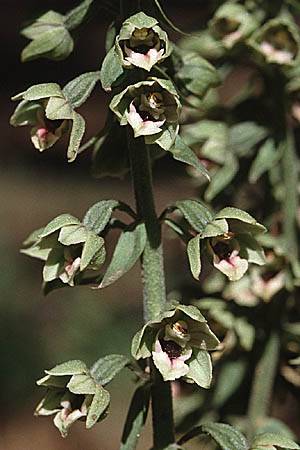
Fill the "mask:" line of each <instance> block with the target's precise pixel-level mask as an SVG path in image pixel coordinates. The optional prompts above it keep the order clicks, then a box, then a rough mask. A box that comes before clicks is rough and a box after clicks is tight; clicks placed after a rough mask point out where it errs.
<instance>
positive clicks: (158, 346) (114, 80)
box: [11, 0, 300, 450]
mask: <svg viewBox="0 0 300 450" xmlns="http://www.w3.org/2000/svg"><path fill="white" fill-rule="evenodd" d="M98 3H99V4H98ZM101 3H102V2H96V1H95V0H83V1H82V2H81V3H80V4H79V5H78V6H77V7H75V8H74V9H72V10H71V11H69V12H68V13H66V14H65V15H63V14H60V13H58V12H55V11H49V12H47V13H46V14H43V15H42V16H41V17H39V18H38V19H37V20H36V21H34V22H33V23H32V24H31V25H29V26H27V27H26V28H25V29H24V30H23V32H22V33H23V35H24V36H25V37H26V38H28V39H30V43H29V44H28V45H27V46H26V47H25V49H24V50H23V52H22V59H23V61H29V60H32V59H35V58H40V57H44V58H50V59H53V60H60V59H63V58H66V57H68V56H69V54H70V53H71V52H72V50H73V47H74V41H73V37H72V32H73V30H74V29H76V28H77V27H78V26H83V25H86V22H87V18H88V17H89V16H90V15H91V14H95V15H96V14H98V13H99V8H101V7H107V8H108V10H109V12H110V14H111V15H112V20H113V22H112V24H111V26H110V27H109V29H108V32H107V38H106V56H105V58H104V60H103V62H102V65H101V68H100V70H95V71H91V72H88V73H84V74H82V75H79V76H78V77H76V78H75V79H73V80H71V81H70V82H69V83H67V85H66V86H64V87H61V86H59V84H57V83H44V84H38V85H34V86H31V87H29V88H27V89H26V90H25V91H24V92H22V93H20V94H17V95H16V96H15V97H13V100H15V101H19V104H18V106H17V107H16V109H15V111H14V113H13V115H12V117H11V124H12V125H13V126H29V127H30V132H29V135H30V138H31V141H32V143H33V145H34V147H35V148H36V149H38V150H40V151H44V150H46V149H48V148H50V147H52V146H54V145H55V143H56V142H57V141H58V140H59V139H60V138H61V137H62V136H63V135H66V134H69V145H68V150H67V158H68V161H69V162H72V161H74V159H75V158H77V157H78V155H79V154H80V153H81V152H82V151H85V150H87V149H89V148H91V147H93V148H94V151H93V157H92V159H93V160H92V165H93V172H94V174H95V175H96V176H98V177H99V176H107V175H113V176H119V175H124V174H126V173H127V172H130V176H131V178H132V181H133V190H134V195H135V200H136V202H135V206H132V205H128V204H125V203H123V202H121V201H119V200H114V199H105V200H104V199H100V200H99V201H98V202H97V203H96V204H94V205H92V206H90V207H89V208H88V209H87V211H86V213H85V214H84V216H83V218H82V219H78V218H76V217H73V216H71V215H70V214H68V213H63V214H61V215H60V216H58V217H56V218H54V219H53V220H52V221H50V223H48V224H46V225H45V226H44V227H42V228H40V229H38V230H36V231H34V232H33V233H32V234H31V235H30V236H29V237H28V238H27V239H26V240H25V242H24V248H23V249H22V253H24V254H26V255H28V256H31V257H34V258H38V259H40V260H42V261H43V263H44V267H43V289H44V292H45V294H47V293H49V292H50V291H52V290H53V289H58V288H63V287H68V288H69V289H75V288H76V286H79V285H85V286H87V287H88V286H91V287H93V288H98V289H103V288H105V287H107V286H109V285H111V284H112V283H115V282H117V281H118V279H119V278H120V277H122V276H123V275H125V274H126V273H127V272H128V271H129V270H130V269H131V268H132V267H133V266H134V265H135V264H136V263H137V262H138V260H140V262H141V266H142V267H141V268H142V281H143V305H142V310H143V317H144V325H143V326H142V328H141V329H140V331H137V332H136V334H135V336H134V337H133V340H132V348H131V356H130V357H129V356H128V355H118V354H113V355H106V356H101V357H100V358H99V359H98V360H97V361H96V362H95V363H94V364H93V365H92V366H91V367H90V368H89V367H88V366H87V365H86V364H85V363H84V362H82V361H79V360H71V361H68V362H65V363H60V364H58V365H57V366H56V367H54V368H53V369H50V370H45V373H46V375H45V376H44V377H43V378H42V379H40V380H39V381H38V382H37V384H38V385H39V386H43V387H44V388H46V393H45V396H44V398H43V399H42V400H41V402H40V403H39V405H38V406H37V408H36V412H35V414H36V415H37V416H53V418H54V425H55V426H56V427H57V428H58V429H59V431H60V433H61V435H62V436H63V437H66V436H67V434H68V432H69V429H70V427H71V426H72V424H73V423H74V422H75V421H77V420H80V421H84V422H85V425H86V428H91V427H93V426H94V425H96V424H97V423H98V422H100V421H102V420H104V419H105V417H106V416H107V414H108V413H109V403H110V394H109V387H108V384H109V383H110V382H111V381H112V380H113V378H114V377H115V376H116V375H117V374H118V373H119V372H120V371H121V370H123V369H124V368H128V369H130V370H131V371H132V372H133V373H134V374H135V379H136V391H135V394H134V396H133V399H132V403H131V405H130V407H129V412H128V416H127V419H126V421H125V426H124V432H123V436H122V439H121V444H120V449H121V450H134V449H136V448H137V446H138V438H139V436H140V434H141V432H142V429H143V427H144V424H145V422H146V419H147V414H148V409H149V404H150V403H151V407H152V418H153V447H152V449H153V450H176V449H177V450H180V449H181V450H182V449H184V448H186V447H185V445H186V443H187V442H188V441H189V440H190V439H192V438H197V439H198V442H199V444H200V445H201V442H202V443H203V442H206V445H207V447H205V448H211V449H213V448H216V445H217V446H218V448H221V449H224V450H250V449H251V450H262V449H264V448H265V449H267V448H268V449H277V448H279V449H280V448H282V449H299V448H300V447H299V445H298V444H296V442H295V436H294V435H293V433H292V431H291V430H289V429H288V427H287V426H286V425H284V424H283V423H282V422H281V421H279V420H275V419H274V418H272V417H271V416H270V414H271V412H270V406H271V401H272V398H273V397H272V395H273V387H274V383H275V380H276V376H277V374H278V372H279V371H280V373H281V377H283V378H285V380H286V381H285V382H286V383H288V384H290V385H293V386H294V388H295V389H298V390H299V386H300V383H299V364H300V362H299V353H300V334H299V321H298V322H297V318H296V317H297V315H296V313H297V312H298V313H299V306H297V304H296V290H297V288H298V286H299V277H300V266H299V262H298V260H297V256H298V236H297V231H298V222H297V221H298V198H297V193H298V191H299V183H298V172H299V159H298V158H297V155H296V150H295V140H294V133H293V129H294V128H296V127H297V123H296V121H299V116H300V114H299V98H300V97H299V87H300V81H299V80H300V73H299V70H298V67H297V62H299V57H300V56H299V43H300V32H299V29H298V25H297V21H296V20H295V17H296V16H297V14H299V12H300V8H299V6H298V3H297V2H294V1H292V0H285V1H278V2H274V5H273V4H272V5H270V4H269V3H270V2H266V1H259V0H257V1H256V0H247V1H244V2H239V1H234V0H228V1H216V2H210V3H211V5H209V6H208V7H207V8H203V7H201V6H199V7H197V8H196V9H197V14H202V15H201V20H200V22H201V23H202V24H203V25H202V29H200V30H197V31H196V32H195V33H192V34H190V35H188V34H185V36H184V37H183V38H181V39H179V40H178V42H177V43H176V44H175V43H174V42H170V40H169V35H168V31H169V30H170V28H171V29H172V28H173V31H176V32H177V33H178V35H179V36H180V30H179V29H178V28H177V27H176V26H175V25H174V24H173V23H172V22H171V21H170V19H169V18H168V16H167V15H166V13H165V12H164V10H163V9H162V6H161V4H160V2H159V0H147V1H141V0H140V1H138V0H137V1H134V0H121V1H120V4H119V5H116V3H117V2H116V1H113V0H111V1H106V2H103V5H102V4H101ZM202 9H203V11H201V10H202ZM241 71H244V73H245V74H246V76H245V77H242V81H239V85H238V87H237V89H236V92H235V90H234V88H231V91H232V92H231V94H230V95H229V98H227V99H224V98H223V96H222V89H223V88H224V87H225V90H226V87H228V86H230V77H234V76H235V75H236V74H239V73H241ZM244 79H245V80H246V81H243V80H244ZM100 83H101V86H102V88H103V89H104V90H105V91H106V92H107V95H109V96H110V104H109V108H108V111H107V120H106V124H105V127H104V129H103V130H100V131H99V133H98V134H97V135H96V136H94V137H93V138H91V139H90V140H89V141H87V142H85V143H83V142H82V141H83V137H84V132H85V120H84V118H83V117H82V116H81V115H80V114H79V113H78V112H77V108H79V107H80V106H81V105H82V104H83V103H84V102H85V101H86V100H87V99H88V97H89V95H90V94H91V92H92V91H93V90H94V89H95V88H96V89H99V86H98V84H100ZM220 88H221V89H220ZM225 97H226V96H225ZM166 153H168V154H169V155H171V156H172V157H173V158H174V159H175V160H176V161H179V162H181V163H184V164H186V166H187V177H189V178H190V180H191V183H193V184H194V186H195V189H196V194H195V198H193V199H181V200H174V202H173V203H172V204H170V205H166V207H165V209H164V210H163V211H162V212H161V213H160V214H159V215H158V214H157V212H156V208H155V197H154V193H153V186H152V166H153V164H159V160H160V158H161V157H162V156H164V155H165V154H166ZM156 160H158V161H156ZM120 183H121V181H120ZM242 207H245V208H246V209H248V210H249V212H250V213H251V214H249V212H246V211H244V210H243V209H241V208H242ZM118 211H122V213H123V215H122V217H123V216H124V217H126V218H127V219H126V220H125V219H124V221H123V220H120V219H119V218H118V217H115V216H114V214H115V212H118ZM254 216H255V217H258V218H259V220H260V221H261V222H263V225H262V224H260V223H259V222H258V221H257V220H256V219H255V218H254ZM162 228H168V229H169V231H170V232H171V233H175V235H176V236H178V237H179V239H180V240H181V241H182V242H183V245H184V247H185V249H186V252H187V262H188V264H187V266H188V265H189V267H190V271H191V275H192V276H190V278H189V280H188V281H187V283H189V284H190V285H191V287H190V289H184V286H182V288H181V287H179V288H178V291H176V292H174V291H171V292H168V291H167V287H166V283H165V271H164V254H163V239H162V236H165V235H166V237H168V234H167V233H166V234H164V235H162ZM113 229H118V230H119V237H118V241H117V243H116V245H115V248H114V251H113V254H112V257H111V258H110V260H107V255H106V250H105V247H106V238H107V235H108V233H109V232H110V231H111V230H113ZM192 277H193V278H194V281H192ZM188 292H189V293H190V294H191V293H193V294H192V295H190V294H187V293H188ZM137 328H138V326H137ZM243 386H244V387H243ZM171 387H172V389H171ZM241 393H242V394H243V395H242V398H241ZM231 399H233V400H234V401H235V400H236V399H238V406H235V404H234V406H233V407H232V408H231V402H230V401H231ZM222 422H227V423H222ZM100 426H101V425H100ZM245 436H246V437H245ZM199 448H200V447H199ZM201 448H202V447H201Z"/></svg>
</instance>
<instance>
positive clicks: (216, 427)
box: [201, 423, 249, 450]
mask: <svg viewBox="0 0 300 450" xmlns="http://www.w3.org/2000/svg"><path fill="white" fill-rule="evenodd" d="M201 428H202V432H204V433H206V434H208V435H209V436H211V437H212V438H213V439H214V440H215V441H216V442H217V444H219V445H220V447H221V448H222V449H223V450H237V449H239V450H248V449H249V445H248V443H247V441H246V439H245V437H244V436H243V435H242V434H241V433H240V432H239V431H238V430H236V429H235V428H233V427H232V426H230V425H227V424H225V423H207V424H204V425H202V426H201Z"/></svg>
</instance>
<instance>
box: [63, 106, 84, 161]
mask: <svg viewBox="0 0 300 450" xmlns="http://www.w3.org/2000/svg"><path fill="white" fill-rule="evenodd" d="M84 132H85V120H84V118H83V117H82V116H81V115H80V114H78V113H76V112H75V111H74V113H73V125H72V131H71V136H70V142H69V147H68V151H67V156H68V161H69V162H72V161H74V159H75V158H76V156H77V152H78V149H79V147H80V144H81V140H82V138H83V135H84Z"/></svg>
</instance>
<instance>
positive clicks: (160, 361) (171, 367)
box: [132, 305, 219, 388]
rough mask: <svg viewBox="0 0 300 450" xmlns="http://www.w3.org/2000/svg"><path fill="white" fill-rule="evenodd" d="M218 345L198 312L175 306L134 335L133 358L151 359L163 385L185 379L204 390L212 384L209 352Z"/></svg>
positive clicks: (189, 308)
mask: <svg viewBox="0 0 300 450" xmlns="http://www.w3.org/2000/svg"><path fill="white" fill-rule="evenodd" d="M218 344H219V341H218V339H217V338H216V336H215V335H214V334H213V332H212V331H211V330H210V328H209V326H208V325H207V322H206V320H205V318H204V317H203V316H202V314H201V313H200V311H199V309H198V308H196V307H194V306H185V305H177V306H175V307H173V309H171V310H168V311H166V312H165V313H163V314H161V315H160V317H159V318H158V319H157V320H155V321H150V322H148V323H147V324H146V325H145V326H144V327H143V328H142V329H141V330H140V331H139V332H138V333H137V334H136V335H135V337H134V339H133V342H132V354H133V357H134V358H136V359H140V358H147V357H152V359H153V362H154V364H155V366H156V367H157V369H158V370H159V372H160V373H161V374H162V376H163V379H164V380H165V381H170V380H176V379H178V378H182V377H184V379H185V380H187V381H189V382H195V383H197V384H198V385H200V386H202V387H205V388H207V387H209V384H210V381H211V360H210V356H209V353H208V350H214V349H215V348H216V347H217V346H218Z"/></svg>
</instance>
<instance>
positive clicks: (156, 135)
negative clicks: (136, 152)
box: [110, 78, 180, 149]
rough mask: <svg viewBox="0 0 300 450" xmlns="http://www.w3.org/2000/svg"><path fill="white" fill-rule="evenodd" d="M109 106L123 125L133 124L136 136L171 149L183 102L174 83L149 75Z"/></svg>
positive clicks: (149, 142)
mask: <svg viewBox="0 0 300 450" xmlns="http://www.w3.org/2000/svg"><path fill="white" fill-rule="evenodd" d="M110 108H111V109H112V111H113V112H115V114H116V115H117V117H118V119H119V121H120V124H121V125H130V126H131V127H132V129H133V131H134V136H135V137H139V136H145V142H146V143H148V144H152V143H157V144H158V145H160V146H161V147H163V148H164V149H168V148H169V147H171V146H172V144H173V143H174V140H175V137H176V134H177V132H178V119H179V110H180V102H179V97H178V94H177V92H176V90H175V88H174V86H173V85H172V83H171V82H169V81H167V80H161V79H158V78H150V79H148V80H146V81H141V82H140V83H136V84H134V85H132V86H128V87H127V88H126V89H125V90H124V91H123V92H121V93H120V94H118V95H116V96H115V97H114V98H113V99H112V101H111V104H110Z"/></svg>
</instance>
